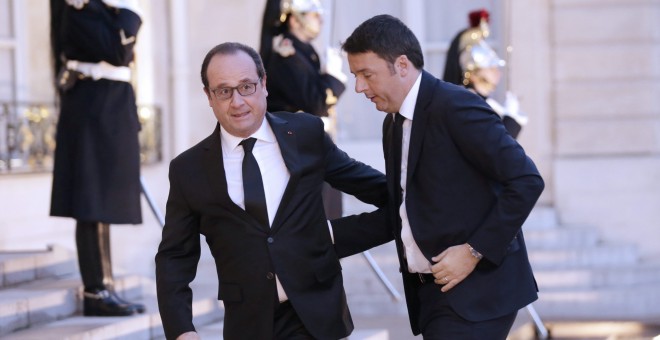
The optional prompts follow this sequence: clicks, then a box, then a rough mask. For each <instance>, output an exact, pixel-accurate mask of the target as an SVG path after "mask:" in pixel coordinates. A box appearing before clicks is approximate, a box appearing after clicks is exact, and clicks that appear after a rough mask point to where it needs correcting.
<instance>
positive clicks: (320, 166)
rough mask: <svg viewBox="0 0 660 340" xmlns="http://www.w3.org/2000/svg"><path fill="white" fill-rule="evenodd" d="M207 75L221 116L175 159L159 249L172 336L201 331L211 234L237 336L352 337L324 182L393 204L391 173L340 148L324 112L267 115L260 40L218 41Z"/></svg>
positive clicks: (159, 277) (161, 295)
mask: <svg viewBox="0 0 660 340" xmlns="http://www.w3.org/2000/svg"><path fill="white" fill-rule="evenodd" d="M201 77H202V83H203V84H204V93H206V96H207V98H208V101H209V106H210V107H211V108H212V109H213V113H214V114H215V117H216V118H217V120H218V124H217V125H216V127H215V131H213V133H212V134H211V135H210V136H209V137H207V138H206V139H204V140H203V141H201V142H200V143H199V144H197V145H196V146H193V147H192V148H190V149H189V150H187V151H185V152H184V153H182V154H181V155H179V156H177V157H176V158H175V159H174V160H172V162H171V164H170V173H169V177H170V194H169V197H168V200H167V212H166V218H165V227H164V228H163V236H162V241H161V243H160V246H159V248H158V254H157V255H156V284H157V291H158V306H159V309H160V315H161V318H162V320H163V327H164V328H165V335H166V336H167V338H168V339H174V338H177V339H197V338H198V336H197V333H195V328H194V325H193V323H192V307H191V305H192V290H191V289H190V287H189V284H190V282H191V281H192V280H193V279H194V278H195V273H196V270H197V263H198V261H199V257H200V235H204V237H205V238H206V243H207V244H208V245H209V248H210V250H211V253H212V255H213V257H214V259H215V264H216V270H217V274H218V279H219V288H218V298H219V299H220V300H222V301H223V303H224V307H225V315H224V338H225V339H293V338H295V339H339V338H343V337H346V336H348V335H349V334H350V333H351V331H352V330H353V323H352V321H351V316H350V312H349V311H348V307H347V305H346V296H345V293H344V288H343V283H342V281H343V279H342V275H341V265H340V264H339V259H338V257H337V254H336V252H335V250H334V248H333V244H332V239H331V237H332V234H331V232H330V231H329V230H328V225H327V222H326V216H325V214H324V212H323V202H322V199H321V188H322V185H323V183H324V181H325V182H328V183H330V184H331V185H333V186H334V187H336V188H338V189H340V190H342V191H344V192H346V193H348V194H352V195H355V196H356V197H357V198H359V199H361V200H362V201H364V202H367V203H371V204H376V205H386V196H387V187H386V180H385V176H384V175H383V174H382V173H380V172H378V171H376V170H374V169H372V168H371V167H369V166H367V165H365V164H362V163H360V162H357V161H355V160H353V159H351V158H350V157H349V156H348V155H347V154H346V153H344V152H343V151H341V150H339V149H338V148H337V146H336V145H335V144H334V143H333V142H332V140H331V139H330V137H329V136H328V135H327V134H326V133H324V131H323V122H322V121H321V119H319V118H318V117H314V116H313V115H310V114H305V113H289V112H278V113H276V114H273V113H269V112H266V96H267V94H268V91H267V89H266V74H265V72H264V67H263V64H262V62H261V59H260V57H259V55H258V54H257V52H256V51H254V50H253V49H252V48H251V47H248V46H245V45H242V44H239V43H224V44H221V45H218V46H216V47H215V48H213V49H212V50H211V51H209V53H208V54H207V55H206V58H205V59H204V62H203V64H202V71H201ZM359 220H360V218H358V217H347V218H344V219H343V222H342V223H343V224H342V225H344V224H346V225H348V226H350V225H356V224H357V221H359ZM382 223H387V221H385V220H384V221H383V222H382ZM319 306H322V307H321V308H320V307H319Z"/></svg>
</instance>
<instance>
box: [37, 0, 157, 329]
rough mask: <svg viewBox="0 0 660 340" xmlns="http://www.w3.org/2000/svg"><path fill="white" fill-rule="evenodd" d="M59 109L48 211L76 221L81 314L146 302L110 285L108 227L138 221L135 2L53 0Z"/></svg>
mask: <svg viewBox="0 0 660 340" xmlns="http://www.w3.org/2000/svg"><path fill="white" fill-rule="evenodd" d="M50 5H51V44H52V51H53V58H54V61H55V72H56V74H57V79H56V82H57V86H58V94H59V98H60V102H59V104H60V114H59V121H58V124H57V145H56V150H55V163H54V171H53V187H52V199H51V210H50V215H51V216H61V217H70V218H73V219H75V220H76V247H77V251H78V263H79V267H80V275H81V277H82V282H83V285H84V299H83V314H84V315H85V316H126V315H132V314H136V313H143V312H144V310H145V307H144V306H143V305H141V304H137V303H131V302H127V301H125V300H123V299H122V298H121V297H119V296H118V295H117V294H116V293H115V290H114V287H113V286H114V284H113V274H112V262H111V256H110V228H109V224H139V223H142V215H141V208H140V154H139V144H138V131H139V129H140V124H139V121H138V115H137V107H136V101H135V93H134V90H133V86H132V85H131V68H130V67H129V65H130V64H131V63H132V61H133V55H134V52H133V48H134V46H135V39H136V35H137V33H138V30H139V28H140V25H141V24H142V21H141V19H140V11H139V10H138V8H137V1H135V0H133V1H130V0H103V1H102V0H51V1H50Z"/></svg>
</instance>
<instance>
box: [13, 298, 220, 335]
mask: <svg viewBox="0 0 660 340" xmlns="http://www.w3.org/2000/svg"><path fill="white" fill-rule="evenodd" d="M134 301H135V302H141V303H143V304H145V306H146V307H147V311H146V312H145V313H144V314H140V315H134V316H126V317H83V316H81V315H75V316H72V317H69V318H66V319H64V320H59V321H54V322H50V323H47V324H44V325H40V326H37V327H32V328H29V329H25V330H21V331H17V332H14V333H11V334H8V335H5V336H4V337H3V339H7V340H28V339H62V340H74V339H76V340H77V339H95V340H101V339H125V340H139V339H160V338H164V337H163V324H162V321H161V319H160V315H159V314H158V304H157V300H156V296H155V295H151V294H147V295H145V296H144V298H143V299H137V300H134ZM222 316H223V309H222V306H221V304H220V303H219V302H218V300H217V299H216V298H210V297H205V298H195V301H194V302H193V322H194V323H195V324H196V325H202V326H203V325H207V324H212V323H214V322H217V321H218V320H220V319H222Z"/></svg>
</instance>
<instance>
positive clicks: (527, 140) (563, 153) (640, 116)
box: [0, 0, 660, 267]
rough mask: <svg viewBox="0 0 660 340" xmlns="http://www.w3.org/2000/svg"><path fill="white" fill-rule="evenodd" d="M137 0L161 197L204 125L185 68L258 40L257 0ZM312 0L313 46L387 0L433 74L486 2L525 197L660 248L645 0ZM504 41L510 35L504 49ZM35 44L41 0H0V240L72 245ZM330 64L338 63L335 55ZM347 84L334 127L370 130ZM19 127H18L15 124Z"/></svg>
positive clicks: (658, 117) (140, 86) (201, 99)
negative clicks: (320, 26) (519, 123)
mask: <svg viewBox="0 0 660 340" xmlns="http://www.w3.org/2000/svg"><path fill="white" fill-rule="evenodd" d="M140 4H141V5H142V6H143V8H144V13H145V16H144V26H143V29H142V30H141V32H140V35H139V36H138V45H137V60H136V65H137V66H136V77H135V86H136V92H137V96H138V103H139V104H140V105H143V106H145V107H153V108H157V109H158V112H160V116H159V117H160V121H159V126H158V127H157V134H158V136H159V137H158V146H157V149H158V152H159V154H158V157H156V158H155V159H152V160H151V161H150V162H146V163H145V165H143V167H142V176H143V179H144V182H145V184H146V186H147V188H148V189H149V191H150V193H151V196H152V197H153V198H154V201H155V203H156V205H157V206H158V207H160V209H164V206H165V201H166V199H167V192H168V181H167V167H168V163H169V160H170V159H171V158H173V157H174V156H176V155H177V154H178V153H180V152H181V151H183V150H185V149H186V148H188V147H190V146H191V145H193V144H195V143H196V142H197V141H199V140H201V139H202V138H203V137H205V136H207V135H208V134H209V133H211V132H212V130H213V128H214V125H215V118H214V116H213V114H212V112H211V109H210V108H209V107H208V102H207V99H206V97H205V95H204V93H203V91H202V84H201V81H200V79H199V68H200V65H201V61H202V59H203V57H204V55H205V53H206V52H207V51H208V50H209V49H210V48H211V47H213V46H214V45H216V44H218V43H220V42H223V41H230V40H233V41H241V42H244V43H246V44H249V45H251V46H253V47H255V48H258V44H259V34H260V25H261V16H262V11H263V7H264V1H263V0H245V1H229V0H195V1H179V0H140ZM323 4H324V7H325V9H326V12H325V17H324V18H325V23H324V25H325V28H324V30H323V35H322V37H321V39H319V41H317V42H316V43H317V44H318V45H319V49H321V48H323V47H325V46H333V47H337V46H338V45H339V44H340V43H341V41H343V39H345V38H346V37H347V36H348V35H349V34H350V33H351V32H352V30H353V29H354V28H355V27H356V26H357V25H358V24H359V23H361V22H362V21H364V20H365V19H367V18H369V17H371V16H373V15H376V14H381V13H388V14H392V15H395V16H397V17H400V18H401V19H402V20H403V21H404V22H406V23H407V24H408V25H409V26H410V27H411V28H412V29H413V31H414V32H415V33H416V34H417V36H418V38H419V39H420V42H421V43H422V47H423V49H424V52H425V61H426V69H427V70H428V71H430V72H431V73H433V74H435V75H436V76H438V77H441V76H442V70H443V67H444V53H445V52H446V50H447V47H448V44H449V41H450V40H451V38H452V37H453V35H454V34H455V33H456V32H458V31H459V30H460V29H462V28H464V27H465V26H466V25H467V13H468V12H469V11H470V10H473V9H477V8H486V9H488V10H489V11H491V14H492V17H491V28H492V29H493V34H492V37H491V38H490V39H491V43H492V45H493V46H494V47H495V48H496V50H497V51H498V53H499V54H500V55H502V56H506V59H507V62H508V66H507V69H506V77H505V79H506V84H505V85H504V86H505V87H506V88H508V89H510V90H512V91H513V92H515V93H516V94H517V95H518V97H519V99H520V105H521V109H522V110H523V111H525V112H527V114H528V116H529V123H528V125H527V126H526V127H525V129H524V130H523V132H522V133H521V135H520V137H519V141H520V143H521V144H522V145H523V146H524V147H525V149H526V150H527V151H528V153H529V154H530V155H531V157H532V158H533V159H534V160H535V162H536V163H537V165H538V167H539V169H540V171H541V173H542V174H543V176H544V178H545V179H546V191H545V192H544V194H543V196H542V198H541V201H540V202H539V204H542V205H547V206H553V207H554V208H555V209H556V212H557V214H558V216H559V218H560V220H561V223H562V224H564V225H566V226H569V227H570V226H585V225H587V226H590V227H596V228H599V229H600V230H601V231H602V233H603V234H604V235H605V238H606V240H616V241H625V242H629V243H634V244H636V245H638V247H639V248H640V249H641V250H642V253H643V254H644V255H645V256H648V257H653V256H654V255H656V254H658V253H660V250H658V248H657V246H656V242H657V240H658V239H660V228H658V227H660V209H658V207H660V106H659V105H657V98H658V95H660V29H659V27H660V26H658V24H657V23H658V22H660V0H533V1H517V0H504V1H487V0H480V1H479V0H470V1H461V2H460V3H458V2H455V1H450V0H441V1H437V0H379V1H376V0H360V1H352V0H325V1H323ZM507 46H511V47H513V49H512V51H511V52H510V53H507V52H506V47H507ZM49 51H50V49H49V10H48V1H47V0H1V1H0V103H2V108H3V111H2V112H1V113H0V250H3V249H6V250H11V249H33V248H38V247H44V246H45V245H47V244H52V243H58V244H63V245H65V246H70V247H72V248H73V239H74V237H73V224H74V223H73V221H71V220H67V219H57V218H50V217H48V207H49V204H50V184H51V183H50V181H51V176H50V173H49V164H50V163H49V162H50V161H52V160H51V159H49V155H48V150H50V149H52V147H54V146H53V145H52V142H51V141H50V139H49V138H48V137H43V136H49V133H51V134H52V132H48V131H45V132H44V129H47V126H48V122H49V121H48V119H51V118H50V117H52V116H49V115H48V114H45V113H43V112H44V110H45V111H46V112H50V113H51V114H52V113H53V112H55V111H56V110H55V108H54V106H55V102H54V98H55V95H54V92H53V86H52V83H53V80H52V74H53V72H52V71H51V56H50V52H49ZM344 69H345V72H346V73H347V74H348V66H347V65H346V64H345V65H344ZM353 86H354V83H353V80H352V77H349V81H348V84H347V87H348V88H349V90H348V91H346V93H345V95H344V96H343V97H342V99H341V100H340V102H339V103H338V106H337V112H338V118H337V120H338V121H337V126H338V128H337V130H338V131H337V138H338V141H339V143H340V144H344V143H346V144H351V145H354V144H356V143H360V142H362V141H365V142H369V141H377V140H379V139H380V133H381V122H382V119H383V115H382V113H380V112H377V111H376V110H375V108H374V107H373V105H372V104H371V103H368V102H367V101H366V100H364V99H363V98H362V96H361V95H358V94H356V93H355V92H354V91H352V88H353ZM146 112H147V113H148V112H149V111H146ZM39 124H41V125H39ZM21 128H22V129H23V131H24V132H22V133H23V134H20V133H19V132H17V131H20V129H21ZM25 129H27V130H25ZM26 131H27V132H26ZM30 131H31V132H30ZM17 134H19V136H20V138H17V137H16V135H17ZM30 138H32V139H30ZM349 152H350V150H349ZM380 152H381V150H380V149H378V148H376V149H375V150H374V154H376V155H379V153H380ZM381 158H382V157H381ZM365 161H366V162H367V163H369V160H365ZM12 162H14V163H12ZM143 216H144V221H145V222H144V225H143V226H141V227H137V228H132V227H122V228H117V233H118V234H119V237H118V238H119V239H120V240H121V237H125V238H127V239H129V238H133V237H135V235H136V233H137V234H138V235H140V236H139V237H143V238H144V240H146V241H145V242H146V243H145V247H150V246H153V247H154V252H155V247H156V245H157V242H158V239H159V237H160V233H159V226H158V222H157V221H156V219H155V218H153V217H152V216H151V212H150V211H149V206H148V205H147V204H143ZM120 229H121V230H120ZM113 242H115V241H113ZM117 242H121V241H117ZM114 246H115V245H113V247H114ZM117 247H119V245H117ZM116 253H117V252H115V254H116ZM136 254H137V253H135V252H131V251H128V252H122V254H121V255H120V256H121V258H120V259H118V263H119V265H121V263H125V264H126V265H128V264H131V263H133V262H132V261H133V260H134V257H133V256H135V255H136ZM145 261H150V262H151V258H149V259H145ZM150 262H149V263H150ZM149 265H150V264H149ZM149 265H145V266H147V267H148V266H149Z"/></svg>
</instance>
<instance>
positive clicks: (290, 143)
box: [266, 113, 300, 232]
mask: <svg viewBox="0 0 660 340" xmlns="http://www.w3.org/2000/svg"><path fill="white" fill-rule="evenodd" d="M266 119H268V122H269V123H270V128H271V129H272V130H273V133H274V134H275V138H276V139H277V143H278V145H279V147H280V152H281V153H282V158H283V159H284V164H285V165H286V167H287V169H288V170H289V175H290V177H289V183H288V184H287V186H286V189H285V190H284V195H282V200H281V201H280V206H279V207H278V208H277V212H276V214H275V218H274V219H273V223H272V225H271V230H272V232H276V231H277V229H279V227H280V225H281V223H282V220H283V219H284V217H285V213H286V211H285V209H286V207H287V206H288V204H287V203H288V202H289V201H290V200H291V196H292V195H293V193H294V191H295V188H296V185H297V184H298V180H299V179H300V163H299V155H298V139H297V136H296V134H295V131H293V130H292V129H291V127H290V126H288V124H289V123H288V121H286V120H284V119H282V118H280V117H276V116H274V115H272V114H271V113H266Z"/></svg>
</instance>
